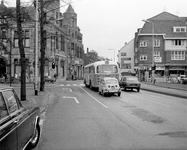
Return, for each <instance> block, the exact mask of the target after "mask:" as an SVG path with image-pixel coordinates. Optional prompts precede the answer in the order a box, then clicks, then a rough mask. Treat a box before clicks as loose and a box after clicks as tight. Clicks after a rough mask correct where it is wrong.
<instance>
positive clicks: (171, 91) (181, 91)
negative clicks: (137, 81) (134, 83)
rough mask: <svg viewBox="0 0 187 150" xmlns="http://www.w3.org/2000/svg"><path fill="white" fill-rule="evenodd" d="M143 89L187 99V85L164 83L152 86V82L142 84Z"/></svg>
mask: <svg viewBox="0 0 187 150" xmlns="http://www.w3.org/2000/svg"><path fill="white" fill-rule="evenodd" d="M141 89H142V90H146V91H150V92H156V93H161V94H165V95H171V96H175V97H181V98H187V85H185V84H179V83H163V82H156V83H155V84H152V83H151V82H141Z"/></svg>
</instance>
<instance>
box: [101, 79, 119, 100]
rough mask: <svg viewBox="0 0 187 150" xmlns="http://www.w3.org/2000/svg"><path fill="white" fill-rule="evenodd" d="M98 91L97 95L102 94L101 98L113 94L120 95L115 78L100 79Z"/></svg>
mask: <svg viewBox="0 0 187 150" xmlns="http://www.w3.org/2000/svg"><path fill="white" fill-rule="evenodd" d="M98 90H99V94H102V95H103V96H106V95H114V94H117V95H118V96H120V95H121V89H120V87H119V82H118V80H117V79H116V78H112V77H104V78H102V79H100V83H99V89H98Z"/></svg>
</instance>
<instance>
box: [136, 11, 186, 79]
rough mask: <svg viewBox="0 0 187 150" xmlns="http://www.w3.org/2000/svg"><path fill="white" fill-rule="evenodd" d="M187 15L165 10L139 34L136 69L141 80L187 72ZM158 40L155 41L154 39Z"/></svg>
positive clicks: (148, 22)
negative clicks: (153, 76) (153, 71)
mask: <svg viewBox="0 0 187 150" xmlns="http://www.w3.org/2000/svg"><path fill="white" fill-rule="evenodd" d="M186 18H187V17H178V16H175V15H173V14H170V13H168V12H162V13H161V14H158V15H157V16H155V17H152V18H150V19H148V20H146V21H145V23H144V26H143V27H142V28H141V29H139V30H138V31H137V33H136V34H135V48H134V52H135V69H136V70H137V71H138V73H139V75H140V78H141V80H145V79H146V78H149V77H151V72H152V69H154V67H155V75H156V76H162V77H163V76H170V75H180V74H187V51H186V35H187V34H186V25H187V24H186ZM153 41H154V42H153Z"/></svg>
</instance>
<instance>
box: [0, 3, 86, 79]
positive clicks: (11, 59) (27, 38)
mask: <svg viewBox="0 0 187 150" xmlns="http://www.w3.org/2000/svg"><path fill="white" fill-rule="evenodd" d="M46 4H47V3H46ZM0 8H1V9H0V10H1V11H6V12H9V13H11V12H16V11H15V9H16V8H10V7H6V6H5V5H4V1H3V0H2V1H1V5H0ZM26 10H27V12H28V19H27V20H24V22H23V23H22V28H23V36H24V49H25V55H26V59H27V63H26V65H27V70H26V75H27V79H28V80H27V81H31V80H32V79H33V78H34V69H35V68H34V64H35V62H34V60H35V59H34V54H35V43H36V41H35V27H36V26H35V21H34V20H35V7H34V6H31V7H29V8H26ZM44 14H45V16H44V21H45V25H44V32H45V35H46V36H45V37H46V49H45V75H50V76H54V74H57V75H58V77H59V78H63V77H64V78H68V77H69V76H70V74H71V71H70V70H71V68H73V69H74V71H76V77H77V78H81V77H82V74H83V73H82V66H83V64H84V61H83V57H84V50H83V44H82V33H81V32H80V28H79V27H78V26H77V14H76V13H75V12H74V10H73V8H72V6H71V5H68V8H67V10H66V11H65V13H63V14H62V13H61V12H60V1H55V2H52V3H48V4H47V5H45V6H44ZM9 24H11V27H9V28H6V31H5V34H6V36H4V39H3V36H2V35H4V32H3V33H2V32H1V34H0V35H1V42H0V43H4V44H1V45H4V47H5V48H6V50H4V49H5V48H3V47H2V46H1V47H0V75H2V74H4V73H6V74H8V75H10V74H11V76H12V77H14V76H15V75H18V76H19V75H20V72H21V67H20V53H19V45H18V36H17V26H16V22H13V21H11V22H9ZM0 25H1V31H2V19H1V22H0ZM39 29H40V26H39ZM8 39H9V40H8ZM6 40H8V41H10V42H11V44H10V42H7V43H6V45H5V42H3V41H6ZM39 41H40V36H39ZM39 41H38V42H39ZM39 45H40V44H39ZM38 50H39V51H38V55H39V66H38V70H40V69H39V67H40V46H39V47H38ZM53 62H54V63H55V69H53V68H52V63H53ZM10 70H11V71H10ZM39 74H40V73H39Z"/></svg>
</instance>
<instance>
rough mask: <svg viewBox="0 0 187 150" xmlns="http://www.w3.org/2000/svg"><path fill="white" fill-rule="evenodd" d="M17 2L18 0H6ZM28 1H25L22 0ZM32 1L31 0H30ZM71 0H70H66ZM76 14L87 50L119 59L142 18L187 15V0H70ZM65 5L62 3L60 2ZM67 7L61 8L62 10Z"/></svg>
mask: <svg viewBox="0 0 187 150" xmlns="http://www.w3.org/2000/svg"><path fill="white" fill-rule="evenodd" d="M4 1H7V2H10V3H11V2H15V1H16V0H4ZM22 1H25V0H21V2H22ZM27 1H29V0H27ZM67 1H68V0H67ZM61 2H62V0H61ZM69 2H71V4H72V7H73V8H74V11H75V12H76V13H77V25H78V26H79V28H80V29H81V33H82V34H83V45H84V50H85V52H86V50H87V48H89V51H91V50H95V51H96V52H97V53H98V55H99V56H103V57H107V58H109V59H114V53H115V60H117V53H118V50H120V49H121V48H122V47H123V46H124V45H125V43H129V42H130V41H131V40H133V38H134V34H135V32H136V31H137V29H138V28H141V27H143V24H144V22H143V21H142V20H145V19H149V18H152V17H154V16H156V15H158V14H160V13H162V12H163V11H166V12H169V13H171V14H173V15H177V16H179V17H186V16H187V9H186V8H187V0H69ZM61 5H63V3H61ZM66 9H67V7H64V8H62V9H61V12H62V13H63V12H64V11H65V10H66Z"/></svg>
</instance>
